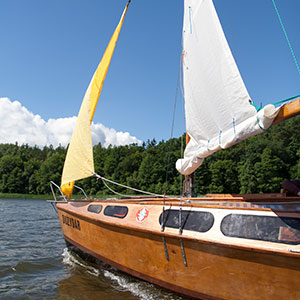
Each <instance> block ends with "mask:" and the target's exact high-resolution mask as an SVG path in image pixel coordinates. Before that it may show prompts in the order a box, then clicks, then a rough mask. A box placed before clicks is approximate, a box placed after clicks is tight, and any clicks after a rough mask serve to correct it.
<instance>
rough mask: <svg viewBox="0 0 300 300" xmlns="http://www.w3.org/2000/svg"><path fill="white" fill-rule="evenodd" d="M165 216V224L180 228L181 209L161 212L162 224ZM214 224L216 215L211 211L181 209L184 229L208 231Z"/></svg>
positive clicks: (160, 220) (160, 221)
mask: <svg viewBox="0 0 300 300" xmlns="http://www.w3.org/2000/svg"><path fill="white" fill-rule="evenodd" d="M163 218H164V226H165V227H170V228H179V227H180V226H179V225H180V220H179V218H180V211H179V209H167V210H165V211H164V212H163V213H161V214H160V217H159V223H160V224H162V219H163ZM213 224H214V216H213V214H211V213H210V212H204V211H188V210H182V211H181V227H182V229H184V230H192V231H197V232H206V231H208V230H210V228H211V227H212V226H213Z"/></svg>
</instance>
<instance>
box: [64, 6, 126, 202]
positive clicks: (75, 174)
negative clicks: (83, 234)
mask: <svg viewBox="0 0 300 300" xmlns="http://www.w3.org/2000/svg"><path fill="white" fill-rule="evenodd" d="M129 3H130V1H129V2H128V3H127V5H126V7H125V9H124V12H123V14H122V17H121V19H120V22H119V24H118V26H117V28H116V29H115V32H114V33H113V35H112V37H111V40H110V42H109V44H108V46H107V48H106V50H105V52H104V55H103V57H102V60H101V62H100V64H99V66H98V68H97V70H96V72H95V73H94V76H93V78H92V80H91V82H90V84H89V87H88V89H87V91H86V93H85V96H84V98H83V101H82V104H81V108H80V111H79V114H78V118H77V122H76V125H75V129H74V131H73V134H72V138H71V142H70V144H69V148H68V152H67V156H66V159H65V164H64V168H63V174H62V179H61V191H62V192H63V193H64V194H65V195H66V196H67V197H68V198H70V197H71V195H72V191H73V187H74V183H75V181H76V180H79V179H83V178H86V177H89V176H92V175H93V173H94V159H93V147H92V135H91V123H92V120H93V116H94V113H95V109H96V106H97V102H98V99H99V96H100V93H101V90H102V86H103V82H104V80H105V77H106V73H107V70H108V67H109V64H110V61H111V58H112V55H113V52H114V49H115V46H116V43H117V40H118V37H119V33H120V31H121V28H122V24H123V21H124V18H125V15H126V12H127V9H128V6H129Z"/></svg>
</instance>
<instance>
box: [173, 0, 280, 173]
mask: <svg viewBox="0 0 300 300" xmlns="http://www.w3.org/2000/svg"><path fill="white" fill-rule="evenodd" d="M184 6H185V7H184V24H183V59H182V61H183V84H184V98H185V113H186V127H187V133H188V135H189V136H190V138H191V140H190V142H189V143H188V145H187V147H186V149H185V153H184V158H183V159H179V160H178V161H177V163H176V168H177V169H178V171H179V172H181V173H182V174H184V175H188V174H191V173H192V172H194V171H195V170H196V169H197V168H198V167H199V166H200V165H201V163H202V161H203V159H204V158H205V157H207V156H209V155H210V154H212V153H213V152H215V151H218V150H220V149H224V148H228V147H230V146H232V145H233V144H236V143H238V142H239V141H241V140H243V139H246V138H249V137H251V136H253V135H256V134H259V133H262V132H263V131H264V130H265V129H267V128H268V127H269V126H270V125H271V124H272V121H273V119H274V118H275V116H276V111H277V110H276V109H275V107H274V106H273V105H268V106H267V107H265V108H263V109H262V110H261V111H259V112H258V113H257V111H256V109H255V107H254V106H253V105H252V104H251V100H250V96H249V94H248V92H247V89H246V87H245V85H244V82H243V80H242V78H241V75H240V73H239V70H238V68H237V65H236V63H235V61H234V58H233V56H232V54H231V51H230V48H229V46H228V43H227V41H226V38H225V35H224V33H223V30H222V27H221V24H220V21H219V18H218V16H217V13H216V10H215V7H214V5H213V2H212V0H185V4H184Z"/></svg>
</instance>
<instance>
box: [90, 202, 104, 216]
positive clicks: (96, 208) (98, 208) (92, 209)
mask: <svg viewBox="0 0 300 300" xmlns="http://www.w3.org/2000/svg"><path fill="white" fill-rule="evenodd" d="M87 210H88V211H89V212H92V213H95V214H99V213H100V211H101V210H102V205H101V204H91V205H89V206H88V209H87Z"/></svg>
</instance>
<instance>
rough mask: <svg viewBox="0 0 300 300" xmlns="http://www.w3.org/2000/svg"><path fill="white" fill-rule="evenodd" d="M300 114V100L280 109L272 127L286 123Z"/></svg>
mask: <svg viewBox="0 0 300 300" xmlns="http://www.w3.org/2000/svg"><path fill="white" fill-rule="evenodd" d="M299 114H300V98H298V99H296V100H294V101H292V102H290V103H287V104H284V105H283V106H281V107H280V109H279V112H278V114H277V117H276V118H275V120H274V121H273V123H272V125H274V124H277V123H280V122H282V121H285V120H287V119H289V118H292V117H295V116H297V115H299Z"/></svg>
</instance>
